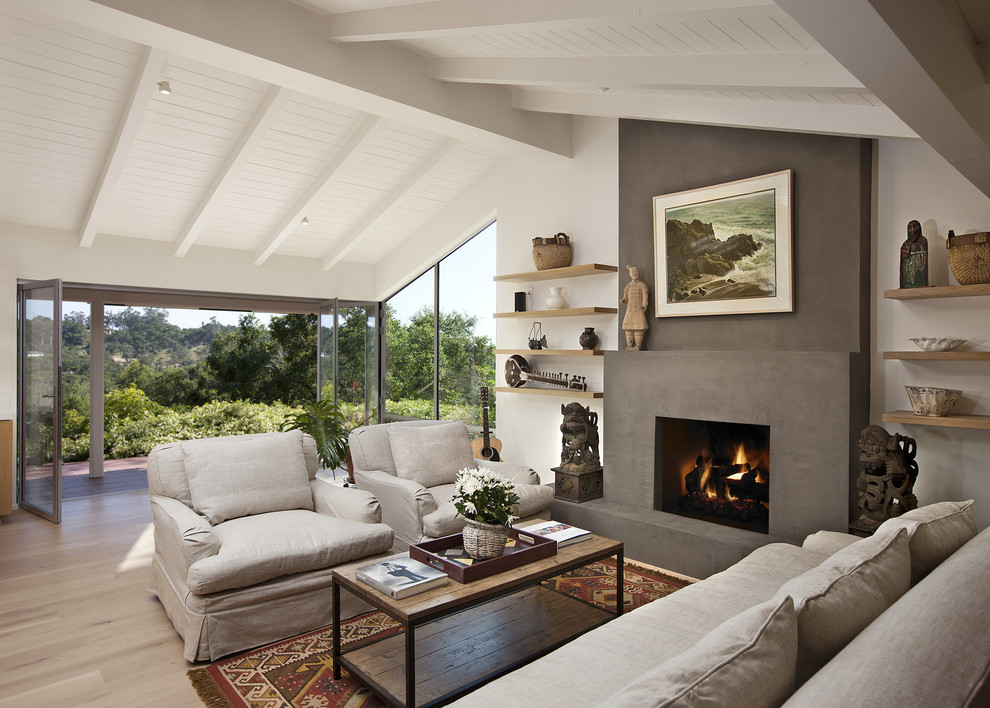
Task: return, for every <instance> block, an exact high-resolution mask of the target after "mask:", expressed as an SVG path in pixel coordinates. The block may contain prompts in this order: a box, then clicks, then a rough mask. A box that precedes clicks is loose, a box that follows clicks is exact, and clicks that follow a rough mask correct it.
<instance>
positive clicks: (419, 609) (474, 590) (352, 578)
mask: <svg viewBox="0 0 990 708" xmlns="http://www.w3.org/2000/svg"><path fill="white" fill-rule="evenodd" d="M622 550H623V545H622V542H621V541H614V540H612V539H610V538H604V537H603V536H595V535H592V536H591V538H589V539H588V540H587V541H581V542H579V543H574V544H571V545H569V546H564V547H563V548H559V549H558V550H557V553H556V555H553V556H550V557H549V558H544V559H542V560H537V561H533V562H532V563H527V564H525V565H522V566H519V567H518V568H513V569H511V570H507V571H504V572H502V573H496V574H495V575H492V576H489V577H487V578H482V579H480V580H475V581H474V582H470V583H465V584H461V583H458V582H455V581H454V580H448V581H447V584H446V585H443V586H441V587H438V588H434V589H432V590H427V591H426V592H422V593H419V594H417V595H411V596H409V597H405V598H402V599H401V600H395V599H392V598H391V597H389V596H388V595H385V594H384V593H381V592H378V591H377V590H375V589H374V588H373V587H371V586H370V585H367V584H365V583H363V582H361V581H360V580H358V579H357V577H356V571H357V569H358V568H361V567H363V566H365V565H369V562H368V560H367V559H365V560H363V561H357V562H354V563H349V564H347V565H342V566H339V567H337V568H334V570H333V575H334V577H335V578H336V579H337V580H338V582H340V583H341V584H343V585H345V586H347V588H348V589H349V590H350V591H351V592H353V593H355V594H356V595H358V596H360V597H363V598H365V599H367V600H368V601H369V602H371V603H372V604H373V605H376V606H378V607H380V608H381V609H383V610H385V611H387V612H388V613H389V614H391V615H392V616H393V617H395V619H397V620H399V621H402V622H413V623H418V622H422V621H429V620H430V619H431V618H435V617H440V616H443V615H446V614H449V613H451V612H455V611H457V610H458V609H460V608H462V607H471V606H473V605H476V604H478V603H479V602H484V601H486V600H488V599H494V598H496V597H499V596H501V595H504V594H508V593H510V592H513V591H515V590H516V589H519V588H522V587H525V586H527V585H533V584H535V583H537V582H539V581H540V580H542V579H545V578H550V577H553V576H555V575H559V574H561V573H565V572H567V571H569V570H572V569H574V568H580V567H581V566H584V565H587V564H588V563H591V562H593V561H595V560H599V559H601V558H605V557H608V556H611V555H615V554H616V553H622ZM404 555H405V554H404Z"/></svg>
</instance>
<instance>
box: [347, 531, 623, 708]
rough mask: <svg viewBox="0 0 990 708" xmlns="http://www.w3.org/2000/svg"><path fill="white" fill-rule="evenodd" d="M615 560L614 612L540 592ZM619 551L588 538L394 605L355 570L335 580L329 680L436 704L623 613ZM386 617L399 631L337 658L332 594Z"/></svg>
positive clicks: (402, 702)
mask: <svg viewBox="0 0 990 708" xmlns="http://www.w3.org/2000/svg"><path fill="white" fill-rule="evenodd" d="M611 556H615V558H616V568H617V577H616V588H617V591H618V592H617V602H616V606H615V612H614V613H613V612H608V611H606V610H603V609H601V608H599V607H596V606H594V605H591V604H589V603H586V602H584V601H583V600H578V599H577V598H573V597H570V596H567V595H563V594H561V593H558V592H555V591H553V590H548V589H547V588H545V587H541V586H540V583H542V582H543V581H544V580H547V579H549V578H552V577H554V576H556V575H560V574H561V573H566V572H568V571H570V570H574V569H575V568H580V567H582V566H585V565H588V564H589V563H593V562H595V561H598V560H602V559H604V558H609V557H611ZM622 563H623V546H622V542H621V541H613V540H612V539H608V538H603V537H601V536H594V535H593V536H592V537H591V538H590V539H588V540H587V541H582V542H580V543H575V544H572V545H570V546H565V547H564V548H561V549H559V550H558V551H557V554H556V555H554V556H550V557H549V558H544V559H542V560H537V561H533V562H532V563H528V564H526V565H524V566H521V567H519V568H515V569H513V570H507V571H505V572H503V573H498V574H496V575H492V576H490V577H488V578H483V579H481V580H476V581H474V582H471V583H467V584H464V585H461V584H460V583H457V582H454V581H453V580H450V581H448V582H447V584H446V585H445V586H443V587H439V588H434V589H433V590H427V591H426V592H423V593H420V594H418V595H413V596H411V597H407V598H404V599H401V600H393V599H392V598H391V597H389V596H388V595H384V594H382V593H380V592H378V591H377V590H375V589H374V588H372V587H371V586H369V585H365V584H364V583H362V582H361V581H360V580H358V579H357V578H356V577H355V571H356V570H357V568H359V567H361V566H363V565H367V564H368V561H367V560H365V561H359V562H356V563H351V564H349V565H345V566H341V567H339V568H336V569H335V570H334V571H333V581H332V582H333V586H332V587H333V677H334V679H338V680H339V679H340V669H341V666H346V667H347V668H348V669H349V670H350V671H351V672H352V673H353V674H354V675H355V676H357V677H358V678H360V679H361V680H362V681H364V682H365V683H366V684H368V685H369V686H371V687H372V688H373V689H375V691H376V692H377V693H378V694H379V695H381V697H382V698H383V699H385V700H386V701H388V702H389V703H391V704H392V705H395V706H410V707H412V706H416V705H422V706H427V705H434V704H436V703H439V702H440V701H444V700H449V699H451V698H453V697H455V696H458V695H461V694H463V693H467V692H468V691H469V690H470V689H472V688H474V687H476V686H478V685H479V684H481V683H484V682H485V681H488V680H490V679H492V678H494V677H495V676H499V675H501V674H504V673H506V672H508V671H511V670H512V669H514V668H516V667H518V666H521V665H522V664H525V663H527V662H529V661H532V660H533V659H535V658H537V657H539V656H542V655H543V654H546V653H548V652H550V651H552V650H553V649H556V648H557V647H559V646H561V645H562V644H565V643H566V642H568V641H570V640H571V639H573V638H575V637H577V636H578V635H580V634H583V633H584V632H587V631H588V630H590V629H593V628H595V627H597V626H599V625H601V624H603V623H605V622H607V621H609V620H610V619H613V618H614V617H617V616H619V615H621V614H622V591H621V588H622V587H623V574H622ZM341 588H343V589H346V590H347V591H348V592H351V593H353V594H354V595H357V596H358V597H360V598H361V599H363V600H365V601H366V602H368V603H369V604H371V605H373V606H374V607H376V608H378V609H379V610H381V611H382V612H384V613H386V614H387V615H389V616H390V617H392V618H393V619H395V620H396V621H397V622H398V623H399V624H401V625H402V631H401V632H399V633H398V634H395V635H392V636H390V637H386V638H384V639H380V640H378V641H376V642H373V643H371V644H366V645H364V646H361V647H359V648H356V649H350V650H347V651H346V652H341V650H340V591H341Z"/></svg>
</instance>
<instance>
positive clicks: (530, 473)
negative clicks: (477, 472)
mask: <svg viewBox="0 0 990 708" xmlns="http://www.w3.org/2000/svg"><path fill="white" fill-rule="evenodd" d="M475 463H477V465H478V466H479V467H487V468H488V469H490V470H491V471H492V472H498V473H499V474H502V475H504V476H506V477H508V478H509V479H511V480H512V481H513V482H515V483H516V484H539V483H540V475H538V474H536V472H535V471H534V470H533V468H531V467H527V466H526V465H519V464H516V463H514V462H492V461H491V460H477V459H476V460H475Z"/></svg>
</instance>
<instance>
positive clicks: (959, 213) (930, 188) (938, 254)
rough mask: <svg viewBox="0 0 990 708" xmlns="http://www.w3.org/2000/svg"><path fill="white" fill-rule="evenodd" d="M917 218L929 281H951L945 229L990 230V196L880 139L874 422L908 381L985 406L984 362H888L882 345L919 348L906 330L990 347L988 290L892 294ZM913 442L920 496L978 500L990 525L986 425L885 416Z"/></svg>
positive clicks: (922, 500) (919, 154) (912, 145)
mask: <svg viewBox="0 0 990 708" xmlns="http://www.w3.org/2000/svg"><path fill="white" fill-rule="evenodd" d="M912 219H917V220H918V221H920V222H921V224H922V233H923V234H924V236H925V238H927V239H928V252H929V261H930V263H929V281H930V282H931V284H932V285H949V284H952V285H955V284H956V281H955V279H954V278H952V276H951V274H950V271H949V267H948V260H947V257H946V250H945V240H946V235H947V234H948V231H949V229H953V230H954V231H955V232H956V233H957V234H958V233H965V232H967V231H987V230H990V199H988V198H987V197H986V196H985V195H983V194H982V193H981V192H979V191H978V190H977V189H976V188H975V187H973V186H972V185H971V184H970V183H969V182H968V181H966V180H965V179H964V178H963V177H962V176H961V175H960V174H959V173H958V172H956V171H955V169H953V168H952V167H951V166H950V165H949V164H948V163H947V162H946V161H945V160H944V159H943V158H941V157H940V156H939V155H937V154H936V153H935V151H934V150H932V149H931V148H930V147H928V146H927V145H926V144H924V143H919V142H899V141H880V143H879V161H878V178H877V219H876V221H877V244H876V263H875V265H874V273H875V274H876V275H875V277H874V292H875V301H876V325H875V326H876V329H875V332H874V336H873V341H874V349H873V354H872V361H873V387H872V409H871V414H870V419H871V421H873V422H875V423H878V424H879V423H880V418H881V415H882V413H883V412H884V411H888V410H910V408H911V406H910V403H909V402H908V398H907V394H906V393H905V391H904V386H905V385H923V386H942V387H947V388H958V389H962V391H963V397H962V398H961V399H960V401H959V402H958V403H957V404H956V407H955V409H954V411H953V412H955V413H976V414H981V415H990V363H988V362H979V361H977V362H950V361H926V362H922V361H900V360H890V361H884V359H883V352H884V351H904V350H912V349H915V346H914V344H913V343H911V342H910V341H908V338H909V337H919V336H920V337H928V336H931V337H945V336H952V337H964V338H967V339H969V341H968V342H967V343H966V344H965V345H963V346H964V347H965V348H969V349H978V350H988V349H990V296H981V297H964V298H947V299H937V300H914V301H901V300H888V299H885V298H884V297H883V291H884V290H885V289H893V288H896V287H897V285H898V262H899V249H900V245H901V244H902V243H903V242H904V240H905V238H906V237H907V223H908V222H909V221H910V220H912ZM884 427H885V428H886V429H887V430H889V431H890V432H898V433H901V434H903V435H908V436H910V437H913V438H915V440H917V442H918V458H917V459H918V464H919V467H920V473H919V475H918V482H917V484H916V485H915V493H916V494H917V496H918V502H919V504H922V505H924V504H930V503H932V502H936V501H943V500H961V499H976V514H977V522H978V524H979V526H980V528H985V527H986V526H988V525H990V431H988V430H962V429H956V428H932V427H927V426H921V425H896V424H890V423H888V424H884Z"/></svg>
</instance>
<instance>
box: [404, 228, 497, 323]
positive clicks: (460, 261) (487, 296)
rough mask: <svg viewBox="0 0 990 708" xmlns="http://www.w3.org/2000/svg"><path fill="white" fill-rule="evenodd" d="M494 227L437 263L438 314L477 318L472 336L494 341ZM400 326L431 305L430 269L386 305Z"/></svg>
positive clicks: (431, 274) (431, 270) (431, 280)
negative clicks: (438, 282) (482, 336)
mask: <svg viewBox="0 0 990 708" xmlns="http://www.w3.org/2000/svg"><path fill="white" fill-rule="evenodd" d="M495 232H496V224H494V223H493V224H492V225H491V226H489V227H487V228H486V229H484V230H483V231H481V232H480V233H479V234H478V235H477V236H475V237H474V238H473V239H471V240H470V241H468V242H467V243H465V244H464V245H463V246H461V247H460V248H458V249H457V250H456V251H454V252H453V253H451V254H450V255H449V256H447V257H446V258H444V259H443V260H442V261H441V262H440V310H441V312H451V311H456V312H466V313H467V314H469V315H473V316H476V317H477V318H478V326H477V327H476V328H475V333H476V334H480V335H486V336H487V337H488V339H489V340H491V341H492V342H494V341H495V319H494V318H493V317H492V314H493V313H494V312H495V281H494V277H495ZM388 303H389V305H391V306H392V308H393V309H394V310H395V314H396V315H397V316H398V317H399V319H400V320H402V321H403V322H408V321H409V319H410V318H411V317H412V316H413V315H414V314H415V313H416V311H417V310H419V309H420V308H421V307H422V306H423V305H425V304H429V305H431V306H432V304H433V269H432V268H431V269H430V270H429V271H427V272H426V273H425V274H424V275H422V276H420V277H419V278H417V279H416V280H414V281H413V282H412V283H410V284H409V285H407V286H406V287H405V288H403V289H402V290H400V291H399V292H398V293H396V294H395V295H394V296H392V298H391V299H390V300H389V301H388Z"/></svg>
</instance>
